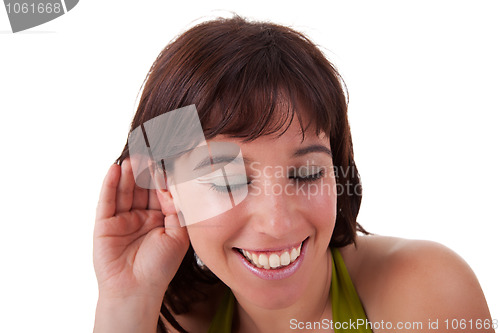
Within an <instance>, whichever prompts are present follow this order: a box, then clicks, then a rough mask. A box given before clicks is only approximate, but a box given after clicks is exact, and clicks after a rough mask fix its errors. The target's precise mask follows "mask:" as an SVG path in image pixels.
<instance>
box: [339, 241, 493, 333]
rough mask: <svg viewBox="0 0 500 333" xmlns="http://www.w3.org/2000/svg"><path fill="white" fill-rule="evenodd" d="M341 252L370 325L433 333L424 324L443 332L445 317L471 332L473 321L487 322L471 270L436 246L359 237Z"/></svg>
mask: <svg viewBox="0 0 500 333" xmlns="http://www.w3.org/2000/svg"><path fill="white" fill-rule="evenodd" d="M341 253H342V255H343V257H344V260H345V263H346V266H347V268H348V271H349V273H350V274H351V278H352V280H353V283H354V285H355V286H356V289H357V291H358V294H359V296H360V298H361V301H362V302H363V305H364V307H365V310H366V313H367V316H368V318H369V320H370V321H375V322H380V321H381V320H384V321H385V322H388V321H390V322H393V323H397V322H402V323H406V322H409V323H412V322H421V323H422V327H418V328H415V329H414V331H418V332H425V331H426V329H427V330H429V331H434V332H435V331H436V330H435V329H434V330H432V329H429V327H428V324H429V320H430V321H431V322H434V321H436V320H438V321H439V322H440V323H441V325H440V327H439V331H440V332H446V331H447V330H446V327H445V322H444V321H445V320H446V319H448V320H449V321H451V320H452V319H458V320H462V319H463V320H464V321H467V323H469V326H468V327H467V331H471V332H474V331H476V330H475V329H476V326H478V325H476V322H479V321H481V322H484V321H486V320H490V319H491V317H490V314H489V311H488V307H487V304H486V301H485V298H484V295H483V292H482V290H481V287H480V285H479V282H478V280H477V278H476V276H475V274H474V272H473V271H472V270H471V268H470V267H469V265H468V264H467V263H466V262H465V261H464V260H463V259H462V258H461V257H460V256H459V255H458V254H456V253H455V252H453V251H452V250H450V249H449V248H447V247H445V246H443V245H441V244H439V243H435V242H431V241H422V240H408V239H402V238H394V237H382V236H362V237H358V241H357V246H356V247H355V246H353V245H350V246H347V247H345V248H343V249H341ZM471 323H473V324H471ZM478 328H479V327H478ZM404 331H406V332H411V331H412V330H411V329H410V330H409V329H405V330H404ZM450 331H453V330H452V329H451V327H450ZM455 331H456V330H455ZM477 331H481V332H493V330H492V329H491V330H485V329H484V327H483V326H481V329H480V330H477Z"/></svg>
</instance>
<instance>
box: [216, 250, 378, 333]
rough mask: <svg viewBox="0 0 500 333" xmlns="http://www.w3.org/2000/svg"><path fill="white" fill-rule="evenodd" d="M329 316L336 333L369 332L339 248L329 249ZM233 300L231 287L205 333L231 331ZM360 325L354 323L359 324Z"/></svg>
mask: <svg viewBox="0 0 500 333" xmlns="http://www.w3.org/2000/svg"><path fill="white" fill-rule="evenodd" d="M330 294H331V297H332V318H333V323H334V325H335V326H334V327H336V328H335V332H336V333H344V332H346V333H347V332H361V333H372V330H371V329H370V328H369V326H368V327H367V325H366V322H367V319H366V315H365V311H364V309H363V305H362V304H361V301H360V300H359V297H358V294H357V292H356V289H355V288H354V285H353V283H352V281H351V278H350V277H349V273H348V272H347V268H346V267H345V264H344V260H343V259H342V256H341V254H340V252H339V250H338V249H336V248H334V249H332V285H331V288H330ZM234 303H235V299H234V296H233V293H232V292H231V289H229V288H228V289H227V291H226V294H225V295H224V298H223V299H222V301H221V304H220V305H219V308H218V309H217V313H216V314H215V316H214V319H213V320H212V323H211V325H210V328H209V329H208V333H231V325H232V321H233V314H234ZM360 323H363V324H362V325H354V324H360Z"/></svg>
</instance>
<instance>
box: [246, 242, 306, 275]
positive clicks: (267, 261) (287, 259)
mask: <svg viewBox="0 0 500 333" xmlns="http://www.w3.org/2000/svg"><path fill="white" fill-rule="evenodd" d="M301 249H302V243H300V244H299V245H298V246H295V247H290V248H287V249H282V250H279V251H266V252H263V251H248V250H244V249H238V250H239V252H240V253H241V254H243V255H244V256H245V258H247V260H248V261H249V262H250V263H251V264H252V265H254V266H255V267H258V268H264V269H275V268H281V267H285V266H288V265H290V264H291V263H293V262H294V261H295V260H296V259H297V258H298V257H299V256H300V250H301Z"/></svg>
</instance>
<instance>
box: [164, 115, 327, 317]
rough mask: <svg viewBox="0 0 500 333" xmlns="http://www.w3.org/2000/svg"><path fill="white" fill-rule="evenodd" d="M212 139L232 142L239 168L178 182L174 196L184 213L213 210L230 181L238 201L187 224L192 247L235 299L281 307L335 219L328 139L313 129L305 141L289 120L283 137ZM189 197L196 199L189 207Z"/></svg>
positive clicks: (301, 283)
mask: <svg viewBox="0 0 500 333" xmlns="http://www.w3.org/2000/svg"><path fill="white" fill-rule="evenodd" d="M215 142H229V143H233V144H237V145H238V146H239V148H240V149H241V155H242V159H241V160H242V161H244V167H243V168H241V166H233V165H232V164H231V163H229V164H227V165H226V167H225V168H224V171H225V174H221V172H220V171H219V172H215V173H213V174H209V175H203V176H201V177H200V178H199V179H197V181H193V182H189V185H187V186H186V188H182V187H180V186H179V187H177V188H176V189H175V193H174V192H173V194H174V198H175V199H176V200H177V205H178V206H179V207H181V211H183V210H184V212H183V214H184V215H186V214H187V213H188V212H187V210H194V212H195V215H196V214H198V215H199V214H200V212H203V211H209V212H211V211H213V207H217V206H218V203H217V202H216V200H215V199H214V198H217V196H220V198H221V200H220V201H221V202H222V201H227V198H228V195H229V193H231V192H229V193H228V187H227V186H224V184H227V183H229V184H230V189H231V190H232V193H231V196H232V197H234V198H236V200H237V201H236V203H235V204H236V205H235V206H234V207H233V208H231V209H225V208H224V209H221V210H220V211H224V210H225V211H224V212H223V213H221V214H218V215H215V216H212V217H210V218H208V219H206V220H203V221H201V222H197V223H193V224H189V223H187V224H188V225H187V228H188V233H189V237H190V240H191V244H192V246H193V248H194V250H195V251H196V253H197V254H198V256H199V257H200V258H201V260H202V261H203V262H204V263H205V264H206V265H207V266H208V268H210V270H211V271H212V272H213V273H214V274H216V275H217V276H218V277H219V278H220V279H221V280H222V281H223V282H224V283H225V284H226V285H228V286H229V287H230V288H231V289H232V291H233V293H234V294H235V295H236V297H238V299H240V297H243V298H244V299H246V300H247V301H249V302H252V303H253V304H256V305H259V306H261V307H264V308H268V309H271V308H282V307H286V306H287V305H290V304H292V303H293V302H295V301H296V300H297V299H298V298H299V297H300V296H301V295H302V294H303V293H304V292H305V290H306V287H307V286H308V285H310V284H312V283H314V281H315V280H314V279H315V272H318V268H319V267H320V266H321V265H323V266H324V265H325V262H324V258H325V254H326V253H327V252H326V251H327V248H328V244H329V242H330V238H331V236H332V232H333V228H334V225H335V216H336V183H335V177H334V174H333V164H332V157H331V152H330V142H329V138H328V137H326V135H324V134H321V135H319V136H317V135H316V134H315V133H313V132H312V131H311V133H309V132H307V133H306V134H305V138H304V140H302V131H301V128H300V126H299V124H298V122H297V121H294V122H292V125H291V126H290V128H289V129H288V130H287V131H286V132H285V133H284V134H283V135H282V136H280V137H277V136H262V137H260V138H258V139H256V140H254V141H251V142H246V143H244V142H242V140H239V139H231V138H227V137H225V136H222V135H221V136H217V137H216V138H214V139H213V140H210V141H209V142H208V143H209V146H210V145H211V144H212V143H215ZM236 164H237V163H236ZM242 165H243V164H242ZM245 172H246V177H245V175H244V174H242V173H245ZM224 177H225V178H224ZM202 196H206V197H207V198H208V199H206V198H200V197H202ZM194 197H198V199H199V200H198V202H201V204H190V203H193V198H194ZM238 202H239V203H238ZM233 203H234V202H233ZM221 205H222V204H221ZM222 206H223V205H222ZM201 215H203V213H201ZM209 215H210V214H209ZM209 215H207V216H209ZM212 215H213V214H212Z"/></svg>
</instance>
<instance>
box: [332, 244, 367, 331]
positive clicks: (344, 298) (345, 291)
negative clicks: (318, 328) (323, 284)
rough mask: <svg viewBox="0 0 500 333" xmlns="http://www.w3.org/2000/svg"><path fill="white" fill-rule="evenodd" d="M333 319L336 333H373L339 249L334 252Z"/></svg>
mask: <svg viewBox="0 0 500 333" xmlns="http://www.w3.org/2000/svg"><path fill="white" fill-rule="evenodd" d="M332 256H333V263H332V288H331V289H330V295H331V297H332V318H333V323H334V327H335V332H336V333H340V332H342V333H344V332H346V333H347V332H358V333H372V330H371V329H370V326H367V321H368V319H367V318H366V314H365V310H364V308H363V305H362V304H361V301H360V299H359V296H358V293H357V292H356V288H354V284H353V283H352V281H351V277H350V276H349V272H348V271H347V268H346V267H345V264H344V260H343V259H342V255H341V254H340V251H339V250H338V249H337V248H334V249H333V250H332Z"/></svg>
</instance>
